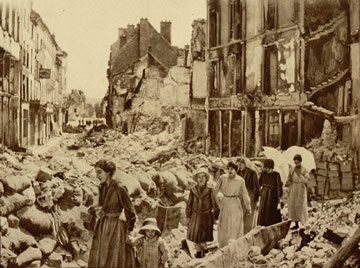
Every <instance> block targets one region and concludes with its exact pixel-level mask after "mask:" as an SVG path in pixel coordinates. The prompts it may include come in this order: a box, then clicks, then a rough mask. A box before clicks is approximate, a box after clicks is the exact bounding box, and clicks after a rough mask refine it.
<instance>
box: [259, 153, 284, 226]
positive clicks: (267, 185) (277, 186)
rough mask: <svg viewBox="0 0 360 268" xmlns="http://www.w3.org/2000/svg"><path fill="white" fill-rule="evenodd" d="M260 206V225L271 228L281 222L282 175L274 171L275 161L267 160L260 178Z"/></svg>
mask: <svg viewBox="0 0 360 268" xmlns="http://www.w3.org/2000/svg"><path fill="white" fill-rule="evenodd" d="M259 184H260V205H259V215H258V225H262V226H269V225H272V224H275V223H279V222H281V213H280V199H281V197H282V194H283V190H282V182H281V178H280V174H279V173H278V172H276V171H274V161H273V160H272V159H265V161H264V171H263V172H262V174H261V175H260V178H259Z"/></svg>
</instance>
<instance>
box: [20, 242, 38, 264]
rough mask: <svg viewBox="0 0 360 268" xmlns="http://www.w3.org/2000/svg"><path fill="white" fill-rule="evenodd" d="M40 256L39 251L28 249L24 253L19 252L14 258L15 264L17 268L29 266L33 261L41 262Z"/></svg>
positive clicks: (32, 248)
mask: <svg viewBox="0 0 360 268" xmlns="http://www.w3.org/2000/svg"><path fill="white" fill-rule="evenodd" d="M41 258H42V254H41V250H40V249H38V248H34V247H28V248H27V249H26V250H25V251H23V252H21V253H20V254H19V255H18V256H17V258H16V264H17V265H18V266H20V267H21V266H23V265H25V264H29V263H31V262H32V261H35V260H41Z"/></svg>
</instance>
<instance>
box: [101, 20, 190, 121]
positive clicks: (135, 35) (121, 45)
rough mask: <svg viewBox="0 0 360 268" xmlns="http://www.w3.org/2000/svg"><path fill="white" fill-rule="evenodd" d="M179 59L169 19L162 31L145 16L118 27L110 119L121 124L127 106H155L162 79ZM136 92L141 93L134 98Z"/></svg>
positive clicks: (109, 95) (109, 96) (111, 75)
mask: <svg viewBox="0 0 360 268" xmlns="http://www.w3.org/2000/svg"><path fill="white" fill-rule="evenodd" d="M177 61H178V49H177V48H176V47H173V46H172V45H171V22H170V21H162V22H161V23H160V33H159V32H157V31H156V29H155V28H154V27H153V26H152V25H151V23H150V22H149V21H148V20H147V19H146V18H142V19H141V20H140V22H139V23H138V24H137V26H136V27H135V26H134V25H128V26H127V28H119V30H118V39H117V40H116V42H115V43H114V44H112V45H111V52H110V59H109V68H108V70H107V75H108V80H109V89H108V92H107V95H106V96H105V99H106V100H107V107H106V119H107V123H108V124H109V125H110V126H112V127H114V128H116V127H119V126H120V125H121V124H122V121H123V119H122V115H123V114H125V113H124V112H125V110H128V109H129V108H131V107H134V106H136V107H140V106H141V107H143V108H144V109H145V111H151V110H152V109H154V108H155V107H156V106H157V104H158V102H159V98H160V87H162V85H163V83H164V82H163V79H164V78H165V77H166V76H167V74H168V73H169V70H170V68H171V67H173V66H176V65H177ZM186 92H188V91H186ZM139 93H140V94H139ZM141 93H142V94H141ZM137 94H139V97H138V98H137V100H136V101H135V98H134V96H135V95H137ZM142 97H143V98H142ZM145 97H146V101H144V98H145ZM186 99H188V98H186ZM135 102H136V103H135Z"/></svg>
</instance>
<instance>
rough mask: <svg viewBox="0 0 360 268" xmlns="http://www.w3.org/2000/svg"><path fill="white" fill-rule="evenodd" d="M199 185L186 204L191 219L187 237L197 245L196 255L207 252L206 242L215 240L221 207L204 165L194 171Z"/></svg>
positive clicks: (192, 191)
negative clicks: (210, 185)
mask: <svg viewBox="0 0 360 268" xmlns="http://www.w3.org/2000/svg"><path fill="white" fill-rule="evenodd" d="M194 180H195V181H196V183H197V185H196V186H195V187H193V188H192V189H191V190H190V194H189V200H188V202H187V206H186V216H187V217H188V218H189V219H190V220H189V224H188V232H187V239H189V240H190V241H192V242H194V243H195V244H196V245H195V247H196V255H195V256H196V257H197V258H202V257H204V256H205V254H206V253H207V244H206V242H210V241H213V240H214V238H213V226H214V223H215V220H216V219H217V217H218V216H219V212H220V211H219V207H218V205H217V202H216V201H215V195H214V192H213V189H211V188H210V187H208V186H207V182H208V180H209V173H208V172H207V169H206V168H204V167H202V168H200V169H198V170H197V171H196V172H195V173H194Z"/></svg>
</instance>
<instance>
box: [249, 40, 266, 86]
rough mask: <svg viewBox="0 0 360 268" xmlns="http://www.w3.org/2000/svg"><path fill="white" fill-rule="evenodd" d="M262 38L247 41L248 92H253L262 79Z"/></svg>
mask: <svg viewBox="0 0 360 268" xmlns="http://www.w3.org/2000/svg"><path fill="white" fill-rule="evenodd" d="M261 42H262V41H261V40H254V41H250V42H246V60H245V66H246V71H245V79H246V85H245V90H246V92H252V91H254V89H255V88H256V86H257V85H258V84H259V81H261V73H262V69H261V66H262V61H263V47H262V44H261Z"/></svg>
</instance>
